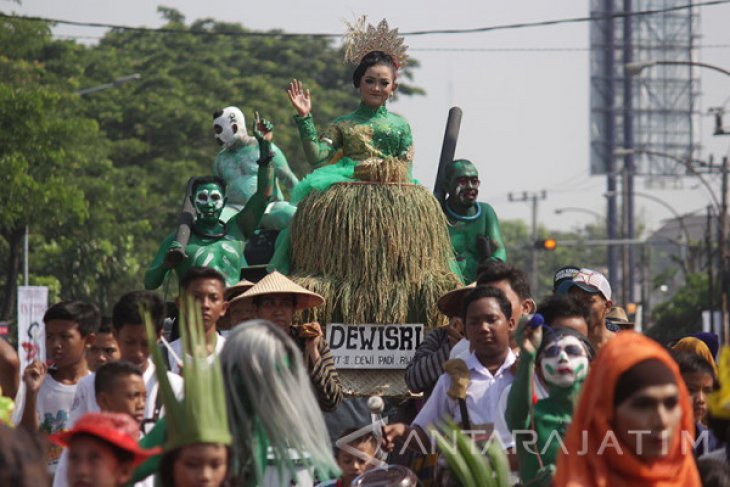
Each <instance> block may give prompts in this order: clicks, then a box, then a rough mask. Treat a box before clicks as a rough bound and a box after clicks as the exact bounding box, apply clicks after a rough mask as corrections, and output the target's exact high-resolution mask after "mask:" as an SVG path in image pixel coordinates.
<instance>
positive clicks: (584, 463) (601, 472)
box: [553, 331, 701, 487]
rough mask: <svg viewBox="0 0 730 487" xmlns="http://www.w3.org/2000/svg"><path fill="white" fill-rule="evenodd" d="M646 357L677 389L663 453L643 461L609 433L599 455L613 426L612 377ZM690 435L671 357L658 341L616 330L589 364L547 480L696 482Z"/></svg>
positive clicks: (655, 484)
mask: <svg viewBox="0 0 730 487" xmlns="http://www.w3.org/2000/svg"><path fill="white" fill-rule="evenodd" d="M648 359H657V360H659V361H661V362H662V363H663V364H664V365H666V366H667V367H668V368H669V369H670V370H671V371H672V373H673V374H674V376H675V377H676V379H677V387H678V388H679V402H680V406H681V408H682V411H683V413H682V419H681V421H680V425H679V428H678V431H677V433H676V434H675V435H674V438H673V439H672V443H671V445H670V447H669V454H668V455H667V456H666V457H663V458H661V459H660V460H657V461H654V462H652V463H651V464H649V463H645V462H643V461H642V460H641V459H640V458H639V457H637V456H636V455H634V454H633V452H631V450H630V449H629V448H628V447H627V446H625V445H623V444H621V445H620V447H621V453H622V454H620V453H619V451H618V448H616V444H617V443H618V441H619V440H617V439H615V437H613V438H614V439H613V440H609V441H607V442H606V443H605V444H604V448H603V451H602V455H599V454H598V451H599V449H601V445H602V443H604V440H605V439H606V438H607V436H606V435H607V434H608V432H609V431H611V430H612V429H613V428H612V426H611V425H612V422H613V417H614V406H613V397H614V391H615V388H616V382H617V381H618V379H619V377H621V375H622V374H623V373H624V372H626V371H627V370H629V369H631V368H632V367H633V366H635V365H637V364H638V363H640V362H643V361H644V360H648ZM683 431H686V432H687V433H683ZM694 434H695V431H694V420H693V417H692V402H691V400H690V397H689V394H688V392H687V387H686V386H685V385H684V382H683V381H682V378H681V376H680V374H679V368H678V367H677V364H676V363H675V362H674V360H672V358H671V357H670V356H669V354H668V353H667V352H666V351H665V350H664V349H663V348H662V347H661V345H659V344H658V343H656V342H654V341H653V340H651V339H649V338H646V337H645V336H643V335H641V334H639V333H636V332H633V331H624V332H621V333H618V334H616V337H615V338H613V339H612V340H611V341H609V342H608V343H607V344H606V345H605V346H604V347H603V348H602V349H601V350H600V351H599V352H598V355H597V356H596V358H595V360H594V361H593V362H592V363H591V369H590V372H589V374H588V377H587V378H586V381H585V382H584V383H583V391H582V394H581V397H580V401H579V402H578V407H577V409H576V411H575V414H574V416H573V422H572V424H571V426H570V428H569V429H568V432H567V433H566V435H565V450H567V452H568V453H567V454H566V453H565V452H561V453H560V455H559V457H558V466H557V471H556V473H555V478H554V479H553V485H555V486H556V487H579V486H580V487H586V486H591V487H592V486H595V487H622V486H627V487H628V486H638V485H641V486H652V487H670V486H676V487H695V486H697V487H699V486H700V485H701V483H700V477H699V473H698V472H697V467H696V466H695V461H694V457H693V455H692V440H693V439H694ZM608 437H609V438H611V436H610V435H609V436H608ZM682 442H684V445H682Z"/></svg>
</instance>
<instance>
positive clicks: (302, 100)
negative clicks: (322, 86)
mask: <svg viewBox="0 0 730 487" xmlns="http://www.w3.org/2000/svg"><path fill="white" fill-rule="evenodd" d="M286 92H287V93H288V94H289V101H291V104H292V106H293V107H294V108H295V109H296V111H297V115H299V116H300V117H306V116H307V115H309V112H311V111H312V98H311V97H310V95H309V90H308V89H307V90H305V89H304V86H302V82H301V81H299V80H296V79H293V80H292V81H291V83H289V89H288V90H287V91H286Z"/></svg>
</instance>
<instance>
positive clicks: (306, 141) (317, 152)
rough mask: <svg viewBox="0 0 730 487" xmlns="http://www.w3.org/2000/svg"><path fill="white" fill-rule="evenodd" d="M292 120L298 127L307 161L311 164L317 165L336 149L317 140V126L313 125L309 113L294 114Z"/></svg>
mask: <svg viewBox="0 0 730 487" xmlns="http://www.w3.org/2000/svg"><path fill="white" fill-rule="evenodd" d="M294 122H296V124H297V128H298V129H299V139H300V140H301V141H302V147H303V148H304V155H305V156H306V158H307V162H309V163H310V164H311V165H312V166H317V165H319V164H321V163H323V162H325V161H327V159H329V158H330V157H332V154H334V153H335V150H336V149H335V147H334V146H333V145H330V144H328V143H326V142H323V141H321V140H319V137H318V135H317V127H315V126H314V120H313V119H312V115H311V114H309V115H307V116H306V117H300V116H299V115H295V116H294Z"/></svg>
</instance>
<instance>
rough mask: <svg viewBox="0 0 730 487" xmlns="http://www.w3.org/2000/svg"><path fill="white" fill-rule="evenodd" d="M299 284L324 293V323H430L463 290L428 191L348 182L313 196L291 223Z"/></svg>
mask: <svg viewBox="0 0 730 487" xmlns="http://www.w3.org/2000/svg"><path fill="white" fill-rule="evenodd" d="M291 241H292V259H291V262H292V275H291V277H292V279H294V280H295V281H296V282H297V283H298V284H300V285H301V286H304V287H306V288H307V289H310V290H311V291H314V292H317V293H319V294H321V295H323V296H324V297H325V299H326V301H327V302H326V304H325V306H321V307H319V309H315V310H310V311H308V312H306V313H304V314H303V316H302V317H301V319H302V320H318V321H320V322H322V323H332V322H339V323H372V324H387V323H424V324H425V325H427V326H438V325H441V324H443V323H444V320H445V318H444V317H443V316H442V315H441V314H440V313H439V312H438V309H437V307H436V301H437V300H438V298H439V297H440V296H441V295H443V294H444V293H446V292H448V291H450V290H452V289H455V288H456V287H458V286H459V285H460V283H459V279H458V278H457V276H456V275H454V274H453V272H451V270H450V268H449V259H451V258H453V256H452V255H451V242H450V240H449V235H448V230H447V224H446V219H445V217H444V215H443V212H442V211H441V208H440V206H439V204H438V202H437V200H436V199H435V198H434V197H433V195H431V193H430V192H429V191H428V190H427V189H426V188H424V187H422V186H416V185H411V184H404V185H384V184H364V183H351V184H349V183H343V184H335V185H333V186H331V187H330V188H329V189H328V190H327V191H325V192H323V193H319V192H312V193H311V194H310V195H309V196H308V197H307V198H306V199H305V200H304V201H302V203H300V205H299V208H298V209H297V213H296V215H295V217H294V219H293V221H292V224H291Z"/></svg>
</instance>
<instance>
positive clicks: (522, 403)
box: [504, 349, 535, 431]
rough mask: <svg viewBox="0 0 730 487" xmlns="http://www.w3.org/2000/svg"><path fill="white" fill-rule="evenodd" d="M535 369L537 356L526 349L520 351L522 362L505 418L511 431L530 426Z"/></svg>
mask: <svg viewBox="0 0 730 487" xmlns="http://www.w3.org/2000/svg"><path fill="white" fill-rule="evenodd" d="M534 371H535V357H534V356H533V355H532V354H530V353H528V352H527V351H525V350H524V349H523V350H522V351H521V352H520V363H519V365H518V366H517V374H515V379H514V381H513V382H512V389H511V390H510V391H509V396H508V397H507V409H506V410H505V413H504V418H505V420H506V421H507V427H508V428H509V429H510V431H515V430H526V429H529V428H530V406H531V405H532V376H533V373H534Z"/></svg>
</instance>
